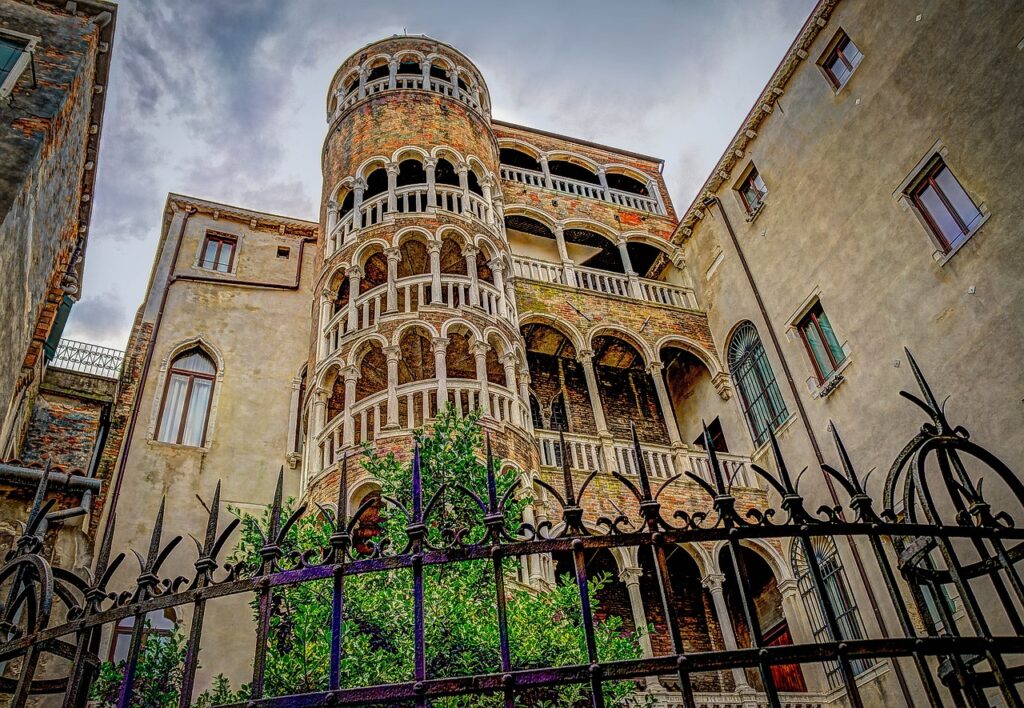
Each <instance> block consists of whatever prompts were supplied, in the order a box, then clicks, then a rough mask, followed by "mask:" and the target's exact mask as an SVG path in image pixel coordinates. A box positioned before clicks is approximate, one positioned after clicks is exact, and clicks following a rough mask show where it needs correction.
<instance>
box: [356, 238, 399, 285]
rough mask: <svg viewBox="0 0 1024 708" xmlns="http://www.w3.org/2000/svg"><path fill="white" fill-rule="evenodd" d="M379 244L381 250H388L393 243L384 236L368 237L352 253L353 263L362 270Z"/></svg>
mask: <svg viewBox="0 0 1024 708" xmlns="http://www.w3.org/2000/svg"><path fill="white" fill-rule="evenodd" d="M374 246H379V247H380V248H381V250H384V251H386V250H387V249H389V248H391V244H390V243H388V242H387V241H385V240H384V239H382V238H378V237H374V238H370V239H367V240H366V241H364V242H363V243H361V244H359V248H357V249H356V251H355V253H353V254H352V263H353V264H355V265H357V266H359V269H360V270H363V269H364V268H365V267H366V261H367V259H368V258H369V257H370V256H372V255H373V253H372V251H373V247H374ZM356 295H357V296H358V293H356Z"/></svg>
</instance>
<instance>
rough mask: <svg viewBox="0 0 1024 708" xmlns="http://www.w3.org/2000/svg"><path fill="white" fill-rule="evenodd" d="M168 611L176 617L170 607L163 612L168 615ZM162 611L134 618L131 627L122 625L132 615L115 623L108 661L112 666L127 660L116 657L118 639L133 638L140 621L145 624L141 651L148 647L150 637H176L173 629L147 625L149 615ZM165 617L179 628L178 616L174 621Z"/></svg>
mask: <svg viewBox="0 0 1024 708" xmlns="http://www.w3.org/2000/svg"><path fill="white" fill-rule="evenodd" d="M168 610H169V611H170V612H171V614H172V615H175V612H174V609H173V608H170V607H168V608H166V609H165V610H163V612H164V613H166V612H167V611H168ZM160 611H161V610H153V611H151V612H149V613H147V614H146V615H143V616H142V617H139V618H133V622H132V624H130V625H126V624H122V623H123V622H124V621H125V620H126V619H129V618H132V615H129V616H128V617H124V618H122V619H120V620H118V621H117V622H115V623H114V629H113V631H112V632H111V635H110V646H109V647H108V648H107V661H109V662H110V663H111V664H114V665H115V666H116V665H117V664H118V663H120V662H121V661H125V659H117V658H116V656H115V654H116V652H117V639H118V637H121V636H128V637H131V635H132V633H133V632H134V631H135V622H136V621H138V620H140V619H141V620H142V623H143V627H142V638H141V641H140V642H139V648H140V650H141V649H142V648H143V647H145V646H146V642H147V641H149V638H150V637H172V636H174V630H173V629H166V628H163V627H153V626H152V624H151V623H150V624H149V626H147V625H146V623H147V622H148V621H149V615H151V614H153V612H160ZM164 616H165V618H166V619H167V620H168V621H170V622H171V623H172V624H174V625H175V627H177V625H178V619H177V616H175V617H174V618H173V619H172V618H171V617H167V616H166V614H165V615H164Z"/></svg>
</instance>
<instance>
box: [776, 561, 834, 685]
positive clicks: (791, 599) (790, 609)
mask: <svg viewBox="0 0 1024 708" xmlns="http://www.w3.org/2000/svg"><path fill="white" fill-rule="evenodd" d="M776 580H777V582H778V588H779V594H780V595H781V596H782V614H783V616H784V617H785V618H786V626H788V627H789V634H790V637H792V639H793V643H794V644H813V643H815V642H817V641H818V639H817V638H816V637H815V636H814V629H813V628H812V627H811V625H810V622H809V618H808V616H807V609H806V607H805V606H804V601H803V598H802V597H801V596H800V589H799V587H798V586H797V582H796V580H795V579H793V578H786V579H785V580H778V579H777V578H776ZM800 670H801V671H802V672H803V675H804V681H805V682H806V683H807V690H808V691H816V690H817V691H822V692H825V691H828V690H829V685H828V677H827V676H826V674H825V667H824V666H823V665H822V664H818V663H810V664H801V665H800Z"/></svg>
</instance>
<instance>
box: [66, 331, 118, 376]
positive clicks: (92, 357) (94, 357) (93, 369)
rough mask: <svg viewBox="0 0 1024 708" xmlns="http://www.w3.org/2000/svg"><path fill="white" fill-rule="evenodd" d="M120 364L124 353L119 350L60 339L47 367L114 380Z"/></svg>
mask: <svg viewBox="0 0 1024 708" xmlns="http://www.w3.org/2000/svg"><path fill="white" fill-rule="evenodd" d="M122 364H124V352H123V351H121V350H120V349H110V348H109V347H101V346H99V345H97V344H87V343H86V342H77V341H75V340H74V339H62V340H60V344H58V345H57V352H56V353H55V354H54V355H53V359H51V360H50V363H49V364H48V366H49V367H50V368H53V369H64V370H66V371H78V372H80V373H83V374H92V375H93V376H102V377H104V378H108V379H116V378H118V377H119V376H120V375H121V365H122Z"/></svg>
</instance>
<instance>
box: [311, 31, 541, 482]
mask: <svg viewBox="0 0 1024 708" xmlns="http://www.w3.org/2000/svg"><path fill="white" fill-rule="evenodd" d="M327 120H328V125H329V129H328V135H327V139H326V141H325V144H324V148H323V155H322V165H323V184H324V191H323V200H322V205H321V210H320V217H321V218H320V221H321V226H322V230H323V234H324V248H323V255H322V260H321V262H320V264H319V272H318V277H317V283H316V287H315V289H314V293H315V294H316V297H315V299H314V307H313V311H312V317H313V327H312V332H313V335H312V341H311V345H310V355H309V365H308V367H307V379H306V380H307V384H306V389H305V403H304V406H305V411H306V416H305V417H306V420H307V421H308V423H307V425H306V429H305V430H304V431H302V432H303V435H304V439H305V441H306V450H307V453H306V454H305V455H304V456H303V475H302V485H301V486H302V490H303V493H304V495H305V497H306V498H307V499H310V500H323V501H327V500H330V499H333V498H334V496H335V494H336V489H337V486H336V485H337V476H338V469H339V465H340V461H341V460H342V459H343V457H344V455H345V454H346V453H349V454H355V453H358V452H359V450H360V448H361V446H362V445H363V444H364V443H373V444H374V445H375V447H376V448H377V449H378V450H382V451H395V452H396V453H398V454H399V455H400V456H401V454H402V453H403V452H405V453H407V452H408V451H409V450H410V448H411V436H412V432H413V430H414V429H416V428H418V427H421V426H422V425H424V423H427V422H429V421H430V420H432V419H433V418H434V417H435V416H436V414H437V411H438V410H439V409H440V408H441V407H442V406H443V405H444V404H445V403H448V404H450V405H453V406H455V407H456V409H458V410H459V411H460V412H461V413H463V414H466V413H468V412H469V411H470V410H472V409H474V408H477V407H479V408H480V409H481V410H482V412H483V424H484V426H485V427H486V428H487V429H488V430H489V431H490V433H491V437H492V441H493V444H494V447H495V452H496V454H497V455H499V456H500V457H501V458H502V459H503V460H505V461H506V462H507V463H509V464H511V465H513V466H515V467H517V468H518V469H520V470H529V469H535V468H536V466H537V454H538V453H537V447H536V443H535V442H534V441H533V438H532V427H531V418H530V409H529V397H528V396H529V393H528V381H529V379H528V369H527V364H526V358H525V353H524V347H523V344H522V338H521V335H520V332H519V324H518V317H517V312H516V305H515V297H514V292H513V289H512V278H511V272H512V269H511V253H510V250H509V246H508V241H507V239H506V236H505V228H504V214H503V208H502V198H501V192H500V180H499V179H498V175H499V155H498V147H497V141H496V140H495V137H494V134H493V132H492V129H491V124H490V99H489V96H488V92H487V87H486V84H485V83H484V80H483V77H482V76H481V75H480V72H479V70H478V69H477V68H476V67H475V66H474V65H473V64H472V62H470V61H469V60H468V59H467V58H466V57H465V56H464V55H462V54H461V53H460V52H458V51H457V50H455V49H454V48H452V47H450V46H448V45H446V44H444V43H442V42H438V41H436V40H432V39H429V38H426V37H408V36H396V37H391V38H389V39H385V40H382V41H378V42H374V43H372V44H369V45H367V46H366V47H363V48H362V49H360V50H359V51H357V52H356V53H355V54H353V55H352V56H350V57H349V58H348V59H347V60H346V61H345V62H344V63H343V64H342V65H341V67H340V68H339V69H338V71H337V72H336V74H335V76H334V78H333V80H332V82H331V85H330V89H329V92H328V99H327ZM354 470H355V467H353V471H354ZM354 482H355V483H356V484H355V485H354V486H356V487H358V480H354ZM358 493H359V492H358V490H356V491H354V496H355V495H358ZM354 501H358V499H354Z"/></svg>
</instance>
